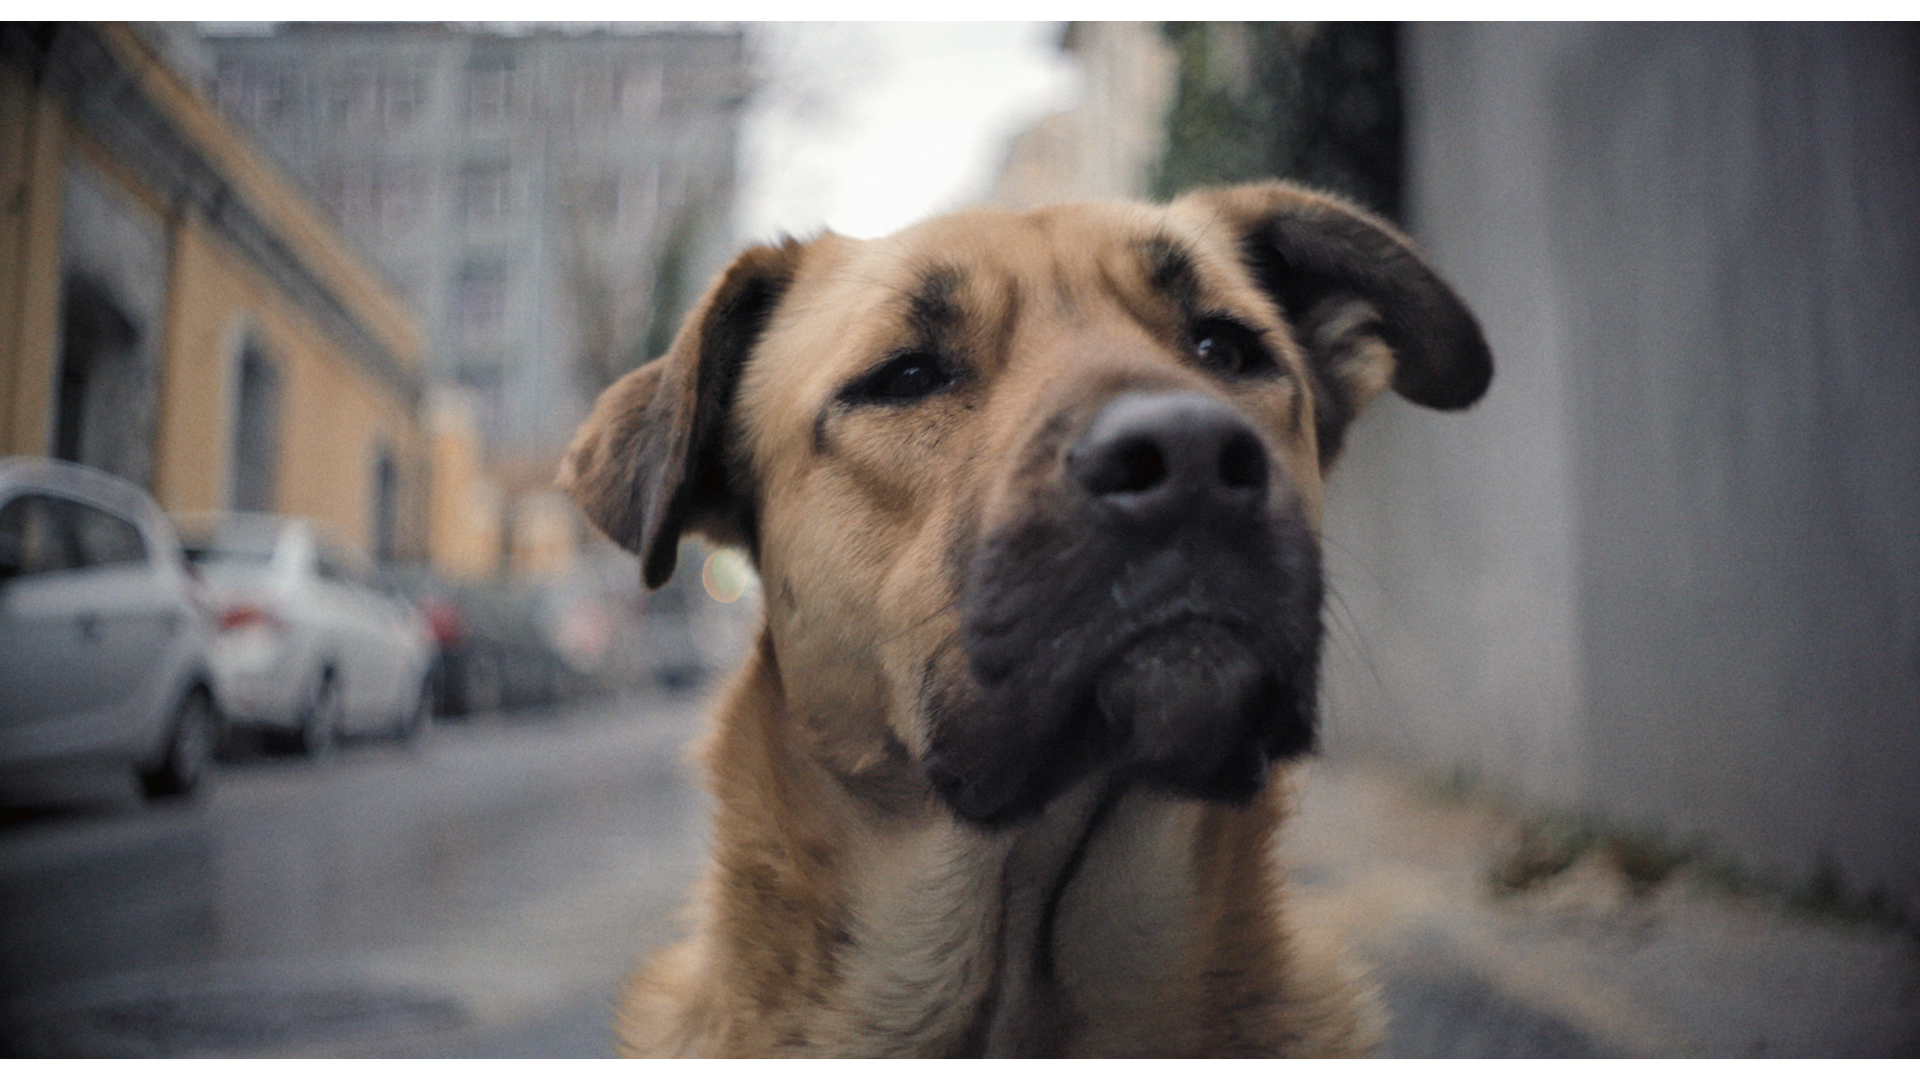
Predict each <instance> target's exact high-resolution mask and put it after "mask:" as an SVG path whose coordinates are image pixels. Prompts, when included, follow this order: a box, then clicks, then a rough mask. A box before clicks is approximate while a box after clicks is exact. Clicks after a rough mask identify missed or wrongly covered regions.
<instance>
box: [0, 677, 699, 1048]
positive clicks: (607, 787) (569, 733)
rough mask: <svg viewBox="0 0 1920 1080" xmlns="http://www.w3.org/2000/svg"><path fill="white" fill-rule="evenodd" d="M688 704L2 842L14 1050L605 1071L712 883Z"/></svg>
mask: <svg viewBox="0 0 1920 1080" xmlns="http://www.w3.org/2000/svg"><path fill="white" fill-rule="evenodd" d="M699 705H700V699H699V698H698V697H697V696H691V697H688V698H684V699H681V698H664V697H662V698H645V699H627V700H625V701H623V702H605V703H598V704H593V705H588V706H584V707H577V708H575V709H573V710H571V711H555V712H550V713H525V714H518V715H509V716H504V717H503V716H499V715H495V716H488V717H480V718H477V719H476V720H475V721H473V722H471V723H468V724H461V725H452V724H448V725H443V726H441V727H439V728H437V729H435V730H433V731H430V732H428V733H427V734H426V735H425V736H424V737H422V738H421V739H420V740H419V742H417V743H416V744H414V745H412V746H397V745H393V744H389V743H384V742H380V743H364V744H352V745H349V746H347V747H345V748H343V749H342V750H340V751H338V752H336V753H334V754H332V755H331V756H330V757H328V758H326V759H323V760H322V761H320V762H319V763H317V764H313V763H309V762H306V761H304V760H302V759H299V758H284V757H283V758H264V759H263V758H250V759H248V760H246V761H243V762H239V763H235V764H233V765H230V766H229V767H228V768H226V769H225V770H223V771H222V773H221V774H220V775H219V776H218V777H217V778H216V780H215V781H214V784H213V787H212V789H211V790H210V791H208V792H206V793H205V794H204V795H202V796H201V797H199V798H198V799H196V800H195V801H193V802H190V803H187V804H184V805H174V806H161V807H156V808H154V809H152V810H150V811H148V810H143V809H141V808H140V807H139V805H138V803H137V800H136V799H135V798H134V795H133V793H132V792H131V791H127V792H124V793H122V792H116V791H114V790H113V789H112V788H111V787H107V788H103V789H102V791H101V793H100V794H99V795H98V796H96V797H95V801H94V802H93V803H92V804H91V805H81V806H77V807H75V808H74V809H73V810H72V811H71V812H68V813H63V814H62V815H60V816H52V817H38V818H35V819H31V820H13V821H10V822H8V823H7V824H6V825H5V826H4V827H3V828H0V957H4V960H0V965H4V966H0V986H3V987H4V990H0V998H3V999H4V1002H5V1004H4V1005H0V1013H3V1014H4V1016H5V1019H4V1021H0V1050H4V1051H5V1052H9V1053H12V1054H16V1055H19V1054H26V1055H121V1054H132V1055H152V1054H159V1055H193V1056H203V1055H222V1054H240V1055H255V1054H298V1055H332V1054H352V1055H363V1054H372V1055H382V1056H387V1055H411V1054H418V1055H432V1056H445V1055H455V1056H460V1055H481V1056H520V1055H534V1056H580V1055H601V1054H605V1053H607V1052H609V1050H610V1045H609V1038H608V1030H609V1024H610V1016H611V1013H610V1002H611V994H612V991H613V989H614V988H615V987H616V985H617V984H618V982H619V980H620V979H621V977H622V976H623V975H624V974H625V972H626V970H627V968H628V967H629V965H630V964H631V963H632V962H633V960H634V959H635V958H636V957H637V956H639V955H641V954H642V953H644V952H646V951H648V950H651V949H652V948H654V947H656V946H658V945H660V944H662V943H664V942H666V941H668V940H670V939H671V938H672V936H673V933H674V929H673V922H672V916H673V912H674V911H675V909H676V908H677V907H678V906H679V904H680V902H681V900H682V898H683V897H684V895H685V892H686V889H687V886H688V885H689V883H690V882H691V881H692V879H693V876H694V874H695V872H696V870H697V867H698V857H699V853H700V849H701V845H702V843H703V837H702V832H701V829H702V825H701V819H702V814H701V812H700V806H699V802H698V798H697V796H696V794H695V792H696V789H695V787H694V786H693V785H692V784H691V783H690V782H689V776H690V774H689V772H688V770H687V769H686V767H685V766H684V765H683V764H682V762H683V757H684V755H683V747H684V744H685V743H686V741H687V738H688V736H689V734H690V732H691V731H692V725H693V722H694V718H695V717H696V716H697V715H698V709H699Z"/></svg>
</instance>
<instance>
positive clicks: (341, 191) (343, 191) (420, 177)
mask: <svg viewBox="0 0 1920 1080" xmlns="http://www.w3.org/2000/svg"><path fill="white" fill-rule="evenodd" d="M426 196H427V174H426V171H425V170H424V169H421V168H419V167H417V166H396V167H391V168H383V167H380V166H375V165H352V166H348V167H346V168H344V169H341V170H340V171H339V172H337V173H335V174H334V175H333V176H332V177H331V178H330V179H329V180H328V181H326V182H325V183H323V184H322V186H321V197H322V198H323V199H324V200H326V202H327V205H328V206H330V207H331V208H332V209H333V212H334V214H335V216H337V217H338V218H339V219H340V220H341V222H342V223H345V224H348V225H351V226H355V227H364V226H367V225H378V226H381V227H382V228H389V229H391V228H399V227H405V226H408V225H411V224H413V222H414V221H415V220H417V219H418V218H419V216H420V212H421V210H422V209H423V208H424V207H425V205H426Z"/></svg>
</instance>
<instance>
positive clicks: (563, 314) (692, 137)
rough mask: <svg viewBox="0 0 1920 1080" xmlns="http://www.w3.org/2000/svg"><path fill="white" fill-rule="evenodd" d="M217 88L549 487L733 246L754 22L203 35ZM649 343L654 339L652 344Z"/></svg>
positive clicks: (508, 472) (502, 451)
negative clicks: (612, 385) (561, 457)
mask: <svg viewBox="0 0 1920 1080" xmlns="http://www.w3.org/2000/svg"><path fill="white" fill-rule="evenodd" d="M202 44H203V50H204V57H205V59H204V64H205V70H204V71H203V73H202V78H203V79H204V83H205V89H206V90H207V93H208V96H209V97H210V98H211V99H213V100H214V101H216V102H217V103H218V104H219V105H220V106H221V107H222V108H223V109H224V110H225V111H226V112H227V113H228V114H229V115H231V116H233V117H234V118H235V119H237V120H238V121H239V122H241V123H242V124H243V125H245V126H247V127H248V128H250V129H251V130H252V131H253V132H254V133H255V134H256V137H257V138H258V139H259V141H260V142H261V143H262V144H263V145H264V146H265V147H266V148H267V149H268V150H269V151H270V152H271V153H272V154H274V155H275V156H276V157H277V158H279V160H280V161H281V162H282V163H283V164H284V165H285V167H286V168H287V169H288V170H289V171H290V172H292V173H293V174H294V175H295V176H297V177H299V178H300V179H301V180H302V181H303V182H304V183H305V184H306V185H308V187H309V188H310V189H311V190H312V192H313V193H314V195H315V196H316V198H317V199H318V201H319V202H320V203H321V204H322V205H323V206H325V207H326V208H327V209H328V210H330V211H331V212H332V213H333V215H334V216H335V217H336V218H337V219H338V221H339V223H340V225H341V228H342V229H343V231H344V232H345V233H346V234H347V235H348V236H349V237H350V238H352V239H353V240H354V241H356V242H357V243H358V244H359V245H360V246H361V247H362V248H364V250H365V251H366V252H367V253H368V255H369V256H370V257H371V258H372V260H373V261H374V262H375V263H376V264H377V265H378V266H379V267H380V268H381V270H382V271H383V272H384V273H385V275H386V277H387V279H388V280H389V281H390V282H391V283H392V285H393V288H394V289H395V290H396V291H397V292H398V293H399V294H400V295H401V296H402V297H403V298H404V299H405V300H406V301H408V302H409V303H410V304H411V305H412V306H413V308H414V309H415V310H416V311H417V312H418V313H419V315H420V318H421V321H422V325H423V327H424V329H425V333H426V345H425V349H424V353H423V357H422V365H423V370H424V372H425V373H426V374H427V375H428V377H430V378H432V379H435V380H440V381H449V382H455V383H459V384H461V385H462V386H464V387H466V388H467V389H468V391H470V393H471V396H472V399H473V400H475V401H477V402H478V407H479V414H480V422H481V429H482V433H483V435H484V437H485V440H486V442H487V445H488V447H489V453H490V457H492V458H493V459H494V464H495V466H496V468H498V469H500V470H501V472H502V475H504V476H506V477H507V478H508V479H509V483H510V484H512V483H513V482H514V479H515V478H516V477H521V478H523V484H522V486H525V487H529V488H531V487H534V486H538V485H539V484H540V483H543V482H544V481H545V480H546V479H547V477H549V476H550V475H551V467H552V462H553V460H554V459H555V457H556V455H557V452H558V450H559V449H560V448H562V447H563V446H564V444H565V440H566V439H567V437H568V436H569V435H570V434H571V432H572V430H573V427H574V425H575V424H576V423H577V422H578V420H579V418H580V417H581V415H583V411H584V408H585V405H586V403H587V400H588V395H590V394H591V393H593V392H595V391H596V390H597V389H598V387H599V386H600V385H602V384H604V383H605V382H607V381H610V379H611V378H612V377H613V376H616V375H618V374H619V373H621V372H622V371H624V370H625V369H626V368H628V367H631V366H632V365H633V363H634V362H635V361H636V360H637V359H639V358H640V357H641V356H642V355H643V354H644V352H645V351H646V349H647V348H648V346H649V344H651V345H653V346H655V347H657V346H658V345H660V344H661V343H662V342H661V339H660V330H659V329H658V328H659V327H667V326H671V324H672V321H673V320H674V319H676V318H677V317H678V315H679V312H680V309H681V307H682V306H683V305H685V304H686V303H687V302H688V301H690V300H691V298H692V296H691V293H692V292H693V291H694V290H697V289H698V288H699V286H700V285H701V284H702V283H703V282H704V280H705V278H706V277H707V276H708V275H709V274H710V273H711V272H712V271H714V270H716V269H717V268H718V266H719V264H720V261H721V259H722V258H723V257H724V255H725V254H726V252H727V250H728V249H729V248H730V247H731V244H732V237H731V235H730V224H729V223H730V218H731V210H732V201H733V192H734V142H735V136H736V131H737V117H738V112H739V106H740V104H741V102H742V100H743V99H744V96H745V89H746V75H745V63H744V54H743V48H742V41H741V35H740V33H739V31H738V30H737V29H735V28H730V27H726V28H710V27H702V26H668V27H658V26H654V27H647V28H634V27H617V28H611V29H608V28H597V29H592V30H576V29H572V28H565V29H552V28H545V29H527V30H524V31H516V32H505V31H494V30H490V29H479V28H472V27H461V26H447V25H406V24H380V25H366V24H361V25H354V24H318V25H303V24H288V25H281V26H277V27H274V28H272V29H271V30H270V31H267V32H258V31H256V32H238V31H221V30H207V31H204V32H203V39H202ZM649 339H651V341H650V340H649Z"/></svg>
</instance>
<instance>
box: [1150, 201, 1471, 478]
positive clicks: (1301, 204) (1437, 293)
mask: <svg viewBox="0 0 1920 1080" xmlns="http://www.w3.org/2000/svg"><path fill="white" fill-rule="evenodd" d="M1183 204H1184V205H1185V206H1188V207H1192V208H1194V209H1197V210H1198V211H1199V212H1200V213H1202V214H1204V215H1206V218H1207V219H1208V220H1209V221H1210V222H1212V223H1215V227H1219V226H1220V225H1222V224H1223V225H1224V226H1225V227H1226V228H1228V229H1230V230H1232V232H1233V235H1234V237H1235V240H1236V242H1237V243H1238V244H1239V247H1240V257H1241V259H1242V260H1243V261H1244V262H1245V264H1246V265H1247V267H1248V269H1249V270H1250V271H1251V272H1252V273H1253V276H1254V279H1255V280H1256V281H1257V282H1258V283H1259V285H1260V287H1261V288H1262V289H1263V290H1264V291H1265V292H1266V293H1267V294H1268V295H1269V296H1271V297H1272V298H1273V300H1274V302H1275V303H1276V304H1278V305H1279V307H1280V308H1281V309H1282V312H1283V314H1285V316H1286V317H1287V321H1288V322H1289V323H1290V324H1292V326H1293V328H1294V331H1295V333H1296V334H1297V335H1298V337H1299V340H1300V344H1301V345H1302V347H1304V348H1305V349H1306V351H1307V357H1308V363H1309V365H1310V366H1311V367H1312V369H1313V374H1314V377H1315V379H1316V380H1317V381H1318V382H1319V384H1320V385H1319V386H1318V387H1317V388H1316V390H1317V393H1316V400H1317V402H1318V403H1319V407H1318V409H1317V410H1316V413H1317V415H1316V420H1317V421H1318V427H1319V433H1320V458H1321V461H1322V463H1323V465H1324V464H1325V463H1327V462H1331V461H1332V459H1333V457H1334V455H1335V454H1336V453H1338V451H1339V448H1340V443H1341V439H1342V438H1343V437H1344V435H1345V430H1346V426H1347V424H1348V423H1350V422H1351V421H1352V420H1353V418H1354V416H1356V415H1357V414H1358V413H1359V412H1360V410H1361V409H1362V408H1363V407H1365V405H1366V404H1367V402H1368V401H1370V400H1372V398H1373V397H1374V395H1375V394H1377V393H1379V392H1380V391H1381V390H1382V389H1384V388H1385V387H1386V386H1388V385H1392V387H1393V388H1394V390H1396V391H1397V392H1399V394H1400V396H1402V397H1404V398H1406V399H1407V400H1409V401H1412V402H1415V403H1416V404H1420V405H1425V406H1427V407H1429V408H1434V409H1463V408H1466V407H1467V406H1469V405H1471V404H1473V403H1474V402H1476V401H1478V400H1479V399H1480V396H1481V395H1482V394H1484V393H1486V390H1487V385H1488V383H1489V382H1491V381H1492V379H1493V356H1492V354H1491V352H1490V351H1489V350H1488V348H1487V342H1486V339H1485V337H1484V336H1482V334H1481V332H1480V324H1479V323H1478V322H1477V321H1476V320H1475V319H1474V317H1473V313H1472V312H1470V311H1468V310H1467V306H1466V305H1465V304H1464V303H1462V302H1461V301H1460V298H1459V297H1458V296H1456V295H1454V292H1453V290H1452V289H1450V288H1449V287H1448V286H1447V284H1446V282H1444V281H1442V280H1441V279H1440V276H1439V275H1438V274H1436V273H1434V272H1433V270H1432V269H1431V268H1429V267H1428V266H1427V264H1426V263H1425V262H1424V261H1423V260H1422V259H1421V258H1420V256H1419V255H1418V254H1417V253H1416V252H1415V250H1414V247H1413V244H1412V242H1411V241H1410V240H1408V239H1407V238H1406V237H1405V236H1403V235H1401V234H1400V232H1399V231H1398V230H1396V229H1394V228H1393V227H1392V226H1390V225H1388V224H1386V223H1385V222H1383V221H1381V220H1380V219H1378V218H1376V217H1374V216H1373V215H1371V214H1368V213H1366V212H1365V211H1363V210H1360V209H1358V208H1357V207H1354V206H1352V205H1350V204H1348V203H1346V202H1344V201H1342V200H1340V199H1337V198H1334V197H1332V196H1329V195H1324V194H1320V193H1318V192H1313V191H1308V190H1306V189H1304V188H1300V187H1296V186H1294V185H1291V184H1285V183H1267V184H1249V185H1244V186H1240V187H1230V188H1215V189H1208V190H1203V191H1197V192H1194V193H1192V194H1189V195H1187V196H1185V197H1184V198H1182V199H1181V200H1180V202H1179V203H1177V204H1176V207H1180V206H1182V205H1183Z"/></svg>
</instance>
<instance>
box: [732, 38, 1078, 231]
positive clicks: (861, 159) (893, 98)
mask: <svg viewBox="0 0 1920 1080" xmlns="http://www.w3.org/2000/svg"><path fill="white" fill-rule="evenodd" d="M748 33H749V35H750V36H749V38H748V41H749V44H750V47H751V48H752V49H753V51H754V54H755V56H756V58H757V65H758V77H759V79H760V80H761V83H760V89H761V94H760V96H759V98H758V100H757V101H756V102H755V104H754V105H753V106H752V107H751V108H750V111H749V112H748V114H747V117H746V122H745V128H744V130H743V133H742V139H741V168H742V172H743V174H744V175H743V176H742V191H743V197H742V200H741V206H740V210H739V216H738V218H737V225H738V231H739V235H740V238H741V239H742V240H745V241H759V240H767V239H771V238H772V237H774V236H776V235H779V234H781V233H790V234H793V235H798V236H807V235H811V234H813V233H815V232H818V231H819V230H820V228H821V227H822V226H823V225H824V226H826V227H829V228H831V229H833V230H834V231H835V232H839V233H844V234H846V235H849V236H857V237H870V236H880V235H884V234H886V233H889V232H892V231H894V230H895V229H898V228H900V227H901V226H903V225H908V224H911V223H912V222H914V221H916V220H919V219H920V218H923V217H926V216H928V215H929V214H932V213H937V212H939V211H942V210H946V209H951V208H953V207H956V206H960V205H964V204H965V203H967V202H970V201H972V200H974V199H977V198H979V197H980V196H981V195H983V194H985V193H986V190H987V188H988V186H989V185H990V184H991V183H992V180H993V176H994V174H995V172H996V171H997V170H998V169H999V166H1000V162H1001V159H1002V156H1003V154H1004V153H1005V149H1006V141H1007V139H1008V138H1009V137H1010V136H1012V135H1013V134H1014V133H1016V132H1018V131H1019V130H1021V129H1022V128H1025V127H1026V126H1028V125H1030V124H1032V123H1033V122H1034V121H1036V120H1038V119H1039V118H1041V117H1043V116H1045V115H1047V114H1049V113H1052V112H1056V111H1058V110H1060V109H1063V108H1066V107H1068V106H1069V105H1071V104H1073V102H1074V100H1075V98H1076V96H1077V94H1078V92H1079V83H1078V72H1077V70H1076V68H1075V66H1074V65H1073V64H1072V63H1071V62H1070V61H1068V60H1066V59H1065V58H1063V57H1062V55H1061V53H1060V51H1059V48H1058V46H1057V43H1058V41H1059V37H1060V24H1058V23H979V22H975V23H924V22H922V23H764V24H759V25H756V26H753V27H751V28H750V29H749V31H748Z"/></svg>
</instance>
